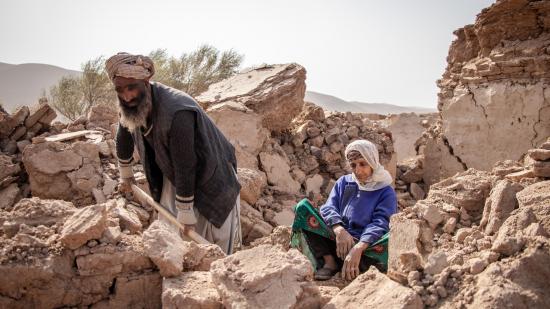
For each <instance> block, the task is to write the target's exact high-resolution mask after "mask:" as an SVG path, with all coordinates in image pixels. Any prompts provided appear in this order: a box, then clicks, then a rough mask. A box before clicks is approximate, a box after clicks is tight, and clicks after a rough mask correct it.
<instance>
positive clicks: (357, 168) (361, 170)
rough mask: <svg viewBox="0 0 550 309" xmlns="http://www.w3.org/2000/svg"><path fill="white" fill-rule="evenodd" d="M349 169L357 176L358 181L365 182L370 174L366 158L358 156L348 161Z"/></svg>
mask: <svg viewBox="0 0 550 309" xmlns="http://www.w3.org/2000/svg"><path fill="white" fill-rule="evenodd" d="M348 163H349V166H350V167H351V171H352V172H353V173H354V174H355V177H357V180H359V181H360V182H366V181H367V179H368V178H369V177H370V176H371V175H372V168H371V167H370V165H369V164H368V163H367V160H365V159H364V158H358V159H355V160H351V161H348Z"/></svg>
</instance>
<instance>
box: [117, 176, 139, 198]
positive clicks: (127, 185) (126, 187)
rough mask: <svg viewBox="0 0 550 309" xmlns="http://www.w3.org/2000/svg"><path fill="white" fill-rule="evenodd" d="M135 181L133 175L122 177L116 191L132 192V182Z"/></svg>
mask: <svg viewBox="0 0 550 309" xmlns="http://www.w3.org/2000/svg"><path fill="white" fill-rule="evenodd" d="M135 183H136V179H135V178H134V177H130V178H122V179H121V180H120V183H119V184H118V192H120V193H122V194H129V193H132V184H135Z"/></svg>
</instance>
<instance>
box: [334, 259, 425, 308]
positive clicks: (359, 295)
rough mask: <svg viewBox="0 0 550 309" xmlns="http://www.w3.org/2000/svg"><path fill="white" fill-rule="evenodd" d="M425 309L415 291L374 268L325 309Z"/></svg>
mask: <svg viewBox="0 0 550 309" xmlns="http://www.w3.org/2000/svg"><path fill="white" fill-rule="evenodd" d="M371 307H372V308H407V309H413V308H423V303H422V300H421V299H420V296H418V295H417V294H416V293H415V292H414V290H413V289H411V288H409V287H406V286H403V285H400V284H399V283H397V282H395V281H392V280H391V279H389V278H388V277H386V276H384V274H382V273H380V272H379V271H378V270H377V269H375V268H372V269H370V270H369V271H367V272H366V273H364V274H361V275H359V277H357V278H355V280H353V282H352V283H351V284H350V285H348V286H347V287H345V288H344V289H342V291H340V293H338V294H336V296H334V297H333V298H332V299H331V300H330V302H328V304H326V305H325V306H324V307H323V308H325V309H330V308H371Z"/></svg>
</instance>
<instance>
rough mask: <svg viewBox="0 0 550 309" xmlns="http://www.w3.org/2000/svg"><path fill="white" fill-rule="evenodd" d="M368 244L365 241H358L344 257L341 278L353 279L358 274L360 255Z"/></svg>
mask: <svg viewBox="0 0 550 309" xmlns="http://www.w3.org/2000/svg"><path fill="white" fill-rule="evenodd" d="M368 246H369V244H367V243H365V242H362V241H360V242H358V243H357V244H356V245H355V246H353V248H351V250H350V251H349V253H348V255H347V256H346V258H345V259H344V266H342V278H343V279H344V280H350V281H351V280H353V279H355V277H357V276H359V263H360V262H361V256H362V255H363V252H364V251H365V249H367V247H368Z"/></svg>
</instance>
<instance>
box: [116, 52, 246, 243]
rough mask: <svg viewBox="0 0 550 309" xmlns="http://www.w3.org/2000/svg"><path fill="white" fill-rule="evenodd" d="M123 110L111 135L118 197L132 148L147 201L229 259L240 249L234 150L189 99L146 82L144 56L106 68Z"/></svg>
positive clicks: (149, 69)
mask: <svg viewBox="0 0 550 309" xmlns="http://www.w3.org/2000/svg"><path fill="white" fill-rule="evenodd" d="M106 69H107V72H108V74H109V78H110V79H111V81H112V82H113V84H114V86H115V91H116V92H117V96H118V101H119V104H118V106H119V110H120V121H119V125H118V131H117V134H116V152H117V156H118V160H119V171H120V178H121V185H120V188H121V191H123V192H128V191H131V184H132V183H133V182H134V181H135V180H134V174H133V171H132V165H133V152H134V146H135V147H136V148H137V150H138V153H139V156H140V158H141V163H142V164H143V167H144V170H145V175H146V177H147V180H148V182H149V189H150V191H151V195H152V197H153V198H154V199H155V200H156V201H157V202H158V201H160V204H161V205H162V206H163V207H164V208H165V209H166V210H168V211H169V212H170V213H172V214H173V215H174V216H175V217H177V219H178V221H179V222H181V223H182V224H183V225H184V226H185V228H186V229H187V228H189V229H195V230H196V232H197V233H199V234H201V235H202V236H203V237H204V238H206V239H207V240H208V241H210V242H212V243H215V244H217V245H219V246H220V247H221V248H222V249H223V250H224V251H225V252H226V253H227V254H231V253H232V252H233V245H234V243H235V242H238V243H240V240H241V235H240V234H241V231H240V217H239V213H240V211H239V207H240V205H239V191H240V184H239V182H238V180H237V174H236V170H237V160H236V157H235V149H234V147H233V146H232V145H231V144H230V143H229V141H228V140H227V139H226V138H225V136H224V135H223V134H222V132H221V131H220V130H219V129H218V128H217V127H216V125H215V124H214V123H213V122H212V120H211V119H210V118H209V117H208V116H207V115H206V113H205V112H204V111H203V110H202V109H201V107H200V106H199V105H198V104H197V103H196V102H195V100H193V98H191V97H190V96H189V95H187V94H186V93H184V92H182V91H179V90H177V89H174V88H170V87H168V86H165V85H163V84H160V83H156V82H151V81H150V79H151V77H152V76H153V74H154V73H155V69H154V64H153V62H152V60H151V59H150V58H148V57H146V56H141V55H131V54H128V53H118V54H116V55H114V56H112V57H110V58H109V59H108V60H107V62H106Z"/></svg>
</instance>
